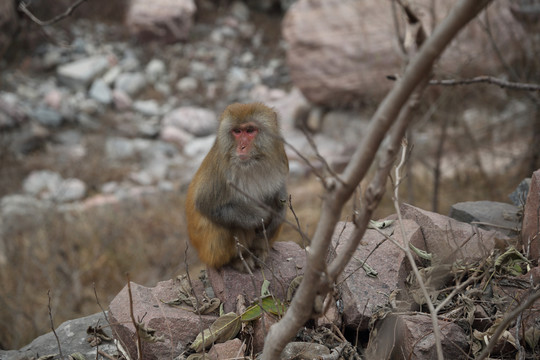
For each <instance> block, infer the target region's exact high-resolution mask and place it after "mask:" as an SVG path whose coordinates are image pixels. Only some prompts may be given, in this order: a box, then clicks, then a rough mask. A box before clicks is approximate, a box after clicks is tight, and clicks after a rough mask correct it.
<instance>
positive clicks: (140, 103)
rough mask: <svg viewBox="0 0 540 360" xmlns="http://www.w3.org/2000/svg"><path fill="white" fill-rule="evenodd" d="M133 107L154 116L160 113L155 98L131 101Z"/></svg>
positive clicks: (144, 113)
mask: <svg viewBox="0 0 540 360" xmlns="http://www.w3.org/2000/svg"><path fill="white" fill-rule="evenodd" d="M133 109H134V110H136V111H138V112H140V113H141V114H143V115H147V116H156V115H159V114H160V113H161V109H160V108H159V104H158V103H157V101H156V100H137V101H135V102H134V103H133Z"/></svg>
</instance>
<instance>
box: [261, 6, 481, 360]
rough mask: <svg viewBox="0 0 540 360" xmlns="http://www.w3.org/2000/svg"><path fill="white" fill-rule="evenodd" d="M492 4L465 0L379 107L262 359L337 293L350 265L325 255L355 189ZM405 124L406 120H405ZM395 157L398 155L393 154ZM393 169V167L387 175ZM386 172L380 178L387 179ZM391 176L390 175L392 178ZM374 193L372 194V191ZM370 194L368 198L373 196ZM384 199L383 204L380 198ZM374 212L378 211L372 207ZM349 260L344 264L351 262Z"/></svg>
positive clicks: (328, 197) (327, 206)
mask: <svg viewBox="0 0 540 360" xmlns="http://www.w3.org/2000/svg"><path fill="white" fill-rule="evenodd" d="M489 2H490V1H489V0H477V1H472V0H461V1H459V2H458V3H457V4H456V5H455V6H454V7H453V9H452V11H451V12H450V14H449V15H448V17H447V18H446V19H445V20H444V21H443V22H442V23H441V24H440V25H439V26H438V27H437V28H436V29H435V30H434V32H433V34H432V36H431V37H429V38H428V39H427V40H426V42H425V43H424V45H423V46H422V48H421V49H420V51H419V52H418V54H417V55H416V57H415V58H414V59H413V60H412V61H411V63H410V64H409V66H408V67H407V69H406V70H405V73H404V75H403V78H402V79H401V80H400V81H399V82H398V83H397V84H396V85H395V87H394V88H393V89H392V90H391V91H390V93H389V94H388V95H387V96H386V98H385V99H384V100H383V102H382V103H381V104H380V106H379V108H378V109H377V111H376V113H375V115H374V116H373V118H372V120H371V122H370V125H369V127H368V129H367V132H366V135H365V136H364V138H363V141H362V142H361V144H360V145H359V147H358V148H357V150H356V152H355V153H354V155H353V157H352V159H351V162H350V163H349V165H348V166H347V167H346V169H345V170H344V172H343V176H342V180H343V183H342V182H336V186H335V188H332V189H330V190H328V191H327V192H326V194H325V197H324V200H323V207H322V212H321V217H320V219H321V220H320V221H319V223H318V225H317V228H316V230H315V234H314V236H313V240H312V244H311V246H310V248H309V249H308V251H307V263H306V268H305V274H304V280H303V281H302V283H301V284H300V287H299V288H298V289H297V292H296V295H295V297H294V298H293V301H292V303H291V305H290V307H289V309H288V310H287V313H286V314H285V316H284V317H283V319H282V320H281V321H280V322H278V323H277V324H275V325H273V326H272V327H271V328H270V332H269V333H268V336H267V338H266V341H265V345H264V349H263V354H262V359H263V360H270V359H278V358H279V357H280V354H281V351H282V349H283V348H284V347H285V345H286V344H287V342H289V341H290V339H291V338H292V337H293V336H294V335H295V334H296V332H297V331H298V329H299V328H300V327H301V326H303V325H304V323H305V322H306V321H307V320H309V319H310V318H311V317H312V315H313V313H314V312H315V310H316V309H314V302H315V300H316V299H317V298H319V299H320V298H324V297H325V296H326V294H327V293H328V291H329V290H330V289H331V288H332V285H333V283H334V282H335V280H336V277H337V276H338V275H339V274H340V273H341V271H342V269H343V268H344V266H345V265H346V263H345V264H336V263H332V266H331V268H329V269H327V268H326V262H325V259H326V254H327V253H328V249H329V247H330V243H331V239H332V234H333V233H334V228H335V226H336V224H337V222H338V221H339V218H340V214H341V210H342V208H343V206H344V204H345V203H346V201H347V200H348V199H349V198H350V197H351V195H352V194H353V192H354V190H355V188H356V187H357V186H358V184H359V183H360V181H361V180H362V179H363V178H364V176H365V175H366V173H367V171H368V169H369V167H370V166H371V164H372V163H373V161H374V158H375V154H376V153H377V151H378V149H379V147H380V145H381V143H382V140H383V138H384V136H385V135H386V134H387V133H388V131H389V130H390V128H391V127H392V126H394V128H393V129H392V132H393V133H394V134H395V135H396V136H397V135H398V134H403V133H404V132H405V130H406V128H407V126H408V122H407V121H401V122H400V123H399V124H396V122H398V121H397V119H398V115H399V114H400V112H401V110H402V108H403V106H404V105H405V104H406V103H407V101H409V99H410V97H411V96H412V94H413V93H414V91H415V89H417V87H418V85H420V84H421V83H422V82H423V81H424V80H425V79H426V77H427V76H428V75H429V74H430V73H431V69H432V67H433V64H434V62H435V60H436V59H437V58H438V57H439V56H440V54H441V53H442V52H443V50H444V49H445V48H446V46H447V45H448V44H449V43H450V41H451V40H452V39H453V38H454V37H455V36H456V34H457V33H458V32H459V31H460V30H461V29H462V28H463V27H464V26H465V25H466V24H467V23H468V22H469V21H470V20H472V19H473V18H474V17H475V16H476V15H477V14H478V13H479V12H480V11H481V10H482V9H483V8H484V7H485V6H486V5H487V4H488V3H489ZM400 118H401V116H400ZM394 156H395V154H394ZM390 168H391V167H388V171H389V170H390ZM382 174H383V172H381V176H382ZM387 175H388V174H387ZM368 191H369V188H368ZM368 195H369V194H366V196H368ZM374 195H375V197H374V201H373V203H372V204H371V205H369V204H364V207H363V208H366V210H364V211H366V214H365V216H362V217H359V218H358V220H357V221H356V226H357V229H355V231H353V235H352V236H351V238H349V239H348V240H347V241H348V242H350V243H351V244H352V245H351V247H356V246H357V245H358V243H359V242H360V239H361V237H362V236H363V234H364V232H365V229H366V228H367V225H368V221H369V217H370V216H371V213H372V211H373V210H374V207H376V206H377V204H378V199H377V198H378V194H374ZM379 199H380V198H379ZM373 206H374V207H373ZM348 260H350V258H349V259H344V260H343V261H345V262H348Z"/></svg>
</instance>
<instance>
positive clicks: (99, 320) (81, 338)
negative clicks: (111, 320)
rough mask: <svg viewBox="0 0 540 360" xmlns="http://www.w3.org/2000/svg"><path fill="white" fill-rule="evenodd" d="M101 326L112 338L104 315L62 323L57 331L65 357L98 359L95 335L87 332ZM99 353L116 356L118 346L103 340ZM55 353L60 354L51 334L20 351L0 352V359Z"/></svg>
mask: <svg viewBox="0 0 540 360" xmlns="http://www.w3.org/2000/svg"><path fill="white" fill-rule="evenodd" d="M99 327H103V328H104V329H102V331H103V332H104V334H105V337H108V338H111V332H110V330H108V322H107V320H106V319H105V316H104V315H103V313H98V314H94V315H90V316H86V317H83V318H79V319H75V320H69V321H66V322H64V323H62V324H61V325H60V326H59V327H58V328H57V329H56V330H55V332H56V335H57V336H58V340H59V342H60V348H61V350H62V355H64V356H67V355H70V354H74V353H80V354H82V355H84V356H85V357H86V358H87V359H96V358H97V354H96V352H97V349H98V348H97V347H95V346H92V345H91V342H92V340H94V339H95V336H93V335H92V334H89V333H88V330H92V329H98V328H99ZM97 341H99V340H97ZM99 351H101V352H104V353H106V354H110V355H115V354H117V353H118V351H117V348H116V345H114V343H113V342H112V341H105V340H104V339H103V338H102V339H101V342H100V344H99ZM55 354H60V351H59V348H58V342H57V341H56V338H55V336H54V333H53V332H52V331H51V332H49V333H47V334H45V335H41V336H40V337H38V338H36V339H35V340H34V341H32V342H31V343H30V344H28V345H26V346H24V347H23V348H21V349H20V350H8V351H2V350H0V359H2V360H23V359H31V358H39V357H40V356H45V355H55Z"/></svg>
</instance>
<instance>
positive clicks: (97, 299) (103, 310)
mask: <svg viewBox="0 0 540 360" xmlns="http://www.w3.org/2000/svg"><path fill="white" fill-rule="evenodd" d="M92 287H93V288H94V297H95V298H96V303H97V304H98V306H99V308H100V309H101V312H102V313H103V317H104V318H105V320H107V322H109V317H108V316H107V312H106V311H105V309H103V306H101V303H100V302H99V298H98V295H97V291H96V283H95V282H93V283H92ZM109 325H110V323H109Z"/></svg>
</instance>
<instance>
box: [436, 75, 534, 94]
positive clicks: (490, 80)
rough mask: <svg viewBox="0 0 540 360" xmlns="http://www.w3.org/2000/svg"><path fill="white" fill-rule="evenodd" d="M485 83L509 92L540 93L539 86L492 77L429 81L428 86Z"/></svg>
mask: <svg viewBox="0 0 540 360" xmlns="http://www.w3.org/2000/svg"><path fill="white" fill-rule="evenodd" d="M478 83H487V84H493V85H498V86H500V87H502V88H504V89H510V90H523V91H540V84H528V83H521V82H513V81H507V80H503V79H499V78H496V77H493V76H476V77H474V78H471V79H460V80H458V79H448V80H431V81H430V82H429V85H444V86H457V85H469V84H478Z"/></svg>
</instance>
